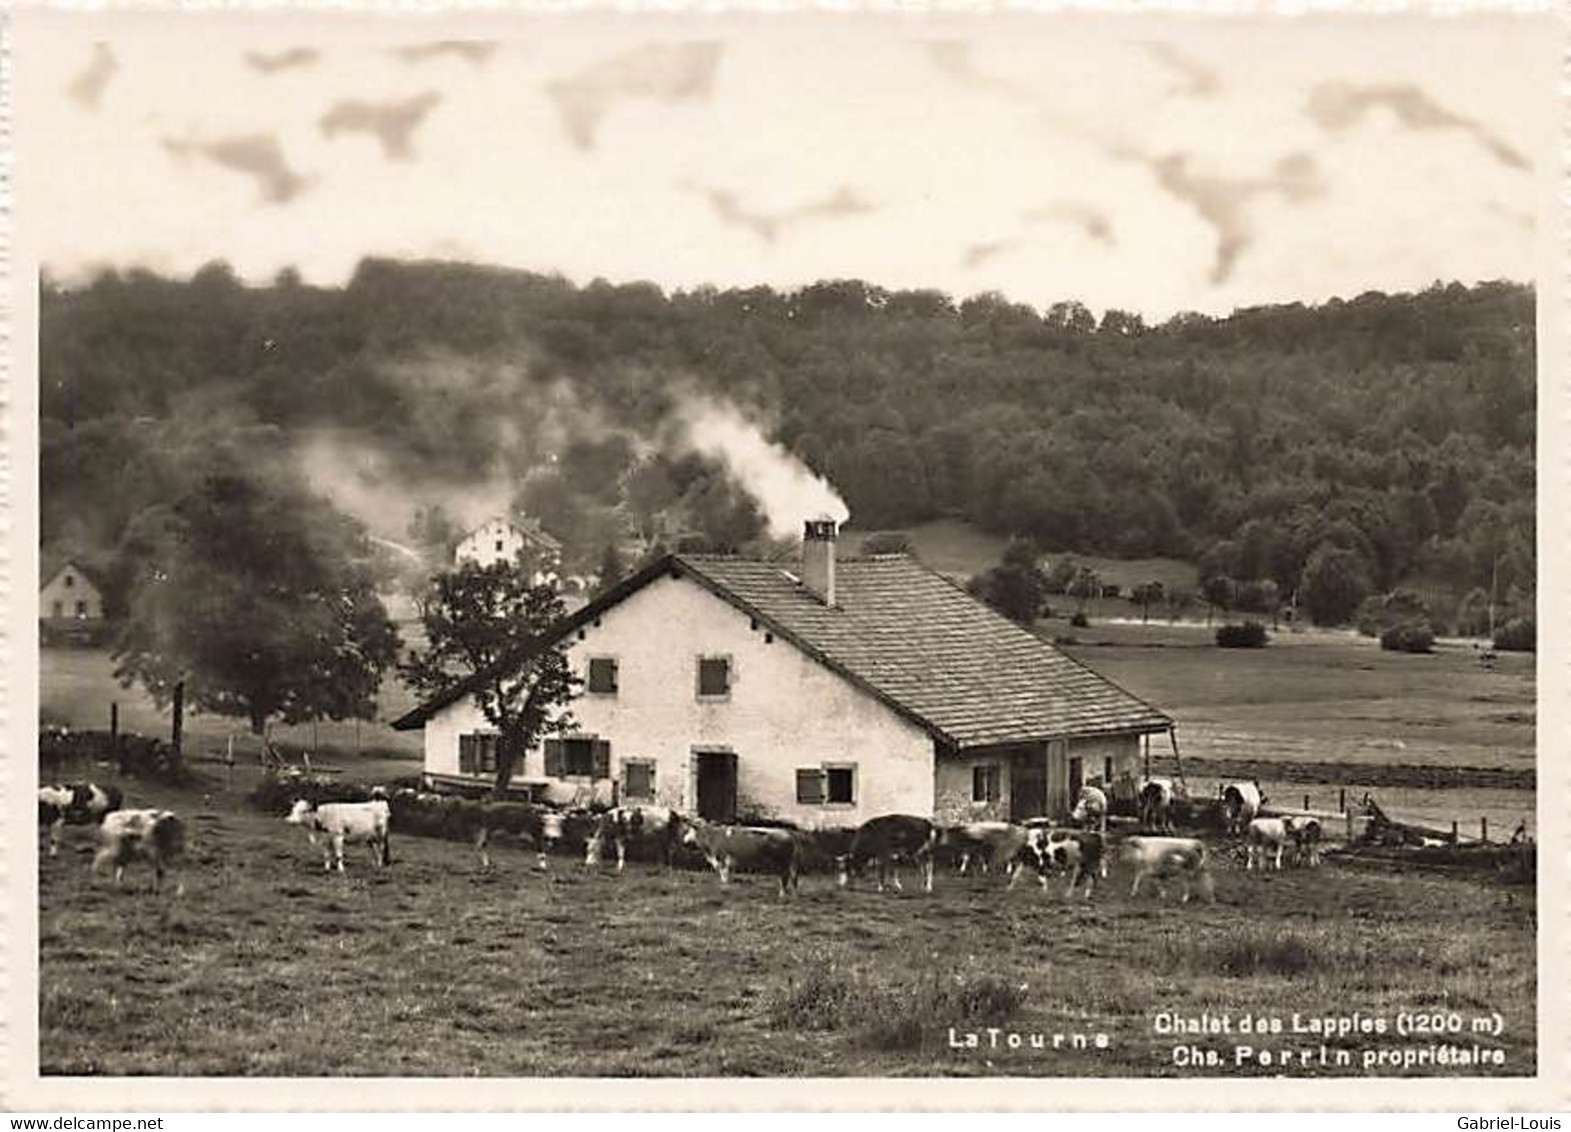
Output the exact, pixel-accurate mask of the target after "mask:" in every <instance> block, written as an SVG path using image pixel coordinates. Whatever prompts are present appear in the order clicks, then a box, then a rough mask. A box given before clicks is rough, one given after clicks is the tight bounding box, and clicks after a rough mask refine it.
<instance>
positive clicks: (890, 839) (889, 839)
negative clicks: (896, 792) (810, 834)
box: [835, 814, 938, 892]
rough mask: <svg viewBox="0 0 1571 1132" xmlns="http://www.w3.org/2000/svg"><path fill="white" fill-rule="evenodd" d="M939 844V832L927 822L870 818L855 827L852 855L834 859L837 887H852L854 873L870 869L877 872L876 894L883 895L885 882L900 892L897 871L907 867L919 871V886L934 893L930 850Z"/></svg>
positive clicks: (907, 817)
mask: <svg viewBox="0 0 1571 1132" xmlns="http://www.w3.org/2000/svg"><path fill="white" fill-rule="evenodd" d="M937 842H938V828H937V827H936V826H934V825H933V823H932V822H930V821H928V820H927V819H926V818H918V817H912V816H911V815H909V814H885V815H883V816H882V817H876V818H871V819H869V820H868V821H865V822H863V823H862V824H861V825H860V826H859V827H857V831H856V834H855V835H854V836H853V837H852V838H851V851H850V852H849V853H847V854H846V855H845V856H842V857H837V858H836V860H835V863H836V864H837V865H838V866H839V871H840V887H841V888H845V887H847V886H848V885H850V883H851V875H852V874H853V873H857V874H860V873H862V872H863V871H865V870H866V869H867V866H868V865H873V866H874V867H875V868H876V869H877V870H878V891H879V892H882V891H884V882H885V880H892V881H893V882H894V887H895V890H896V891H899V890H900V868H899V866H900V865H901V864H902V863H910V864H914V865H916V866H918V867H919V868H920V869H921V870H922V885H923V888H924V889H925V890H926V891H928V892H932V891H933V849H934V846H935V845H936V844H937Z"/></svg>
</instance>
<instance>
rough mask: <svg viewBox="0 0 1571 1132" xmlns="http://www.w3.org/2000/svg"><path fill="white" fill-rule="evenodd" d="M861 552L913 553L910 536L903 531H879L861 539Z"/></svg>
mask: <svg viewBox="0 0 1571 1132" xmlns="http://www.w3.org/2000/svg"><path fill="white" fill-rule="evenodd" d="M862 553H863V554H914V553H916V551H915V548H914V547H912V545H911V536H910V535H908V534H906V533H905V532H904V531H879V532H877V533H876V534H871V535H868V536H867V537H866V538H865V539H863V540H862Z"/></svg>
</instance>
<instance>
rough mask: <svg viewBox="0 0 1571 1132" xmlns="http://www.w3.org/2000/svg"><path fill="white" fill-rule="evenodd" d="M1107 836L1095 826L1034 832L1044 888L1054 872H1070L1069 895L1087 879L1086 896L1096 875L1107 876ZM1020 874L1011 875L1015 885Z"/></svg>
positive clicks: (1011, 884) (1038, 868)
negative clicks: (1092, 827) (1049, 875)
mask: <svg viewBox="0 0 1571 1132" xmlns="http://www.w3.org/2000/svg"><path fill="white" fill-rule="evenodd" d="M1104 847H1105V839H1104V838H1103V836H1102V834H1100V833H1098V832H1097V831H1096V830H1092V829H1035V830H1032V831H1031V850H1032V852H1033V853H1034V854H1035V855H1036V860H1037V873H1038V875H1039V876H1040V877H1041V879H1042V891H1043V892H1046V891H1047V874H1048V873H1049V872H1053V871H1061V872H1067V873H1068V874H1069V889H1068V891H1067V892H1066V893H1065V895H1066V896H1073V895H1074V894H1075V887H1076V886H1077V885H1079V883H1080V882H1081V881H1085V886H1086V899H1087V900H1090V899H1091V891H1092V889H1094V888H1095V887H1096V878H1097V877H1098V876H1099V875H1100V876H1103V877H1106V876H1107V857H1106V855H1105V853H1104ZM1018 877H1019V874H1018V873H1016V874H1015V876H1013V877H1011V878H1010V880H1009V884H1010V887H1013V886H1014V883H1015V880H1016V879H1018Z"/></svg>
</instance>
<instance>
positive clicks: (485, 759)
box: [478, 735, 497, 774]
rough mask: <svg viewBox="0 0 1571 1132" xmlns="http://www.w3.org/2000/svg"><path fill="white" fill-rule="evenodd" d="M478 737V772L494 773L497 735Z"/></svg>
mask: <svg viewBox="0 0 1571 1132" xmlns="http://www.w3.org/2000/svg"><path fill="white" fill-rule="evenodd" d="M478 738H479V740H480V756H479V758H480V773H481V774H495V773H496V744H497V737H496V736H495V735H481V736H479V737H478Z"/></svg>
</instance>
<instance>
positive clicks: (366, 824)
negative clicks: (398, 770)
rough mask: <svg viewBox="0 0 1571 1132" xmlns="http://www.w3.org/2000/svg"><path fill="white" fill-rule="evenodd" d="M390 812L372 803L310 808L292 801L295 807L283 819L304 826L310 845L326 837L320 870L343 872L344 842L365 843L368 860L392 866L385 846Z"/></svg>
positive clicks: (382, 804) (381, 804)
mask: <svg viewBox="0 0 1571 1132" xmlns="http://www.w3.org/2000/svg"><path fill="white" fill-rule="evenodd" d="M390 819H391V813H390V810H389V807H388V804H387V803H386V802H383V801H380V800H378V801H375V802H324V803H322V804H321V805H320V806H316V805H312V803H311V802H309V801H307V800H306V799H305V798H300V799H297V800H296V801H295V804H294V808H293V809H292V810H290V811H289V816H288V817H286V818H285V819H284V820H285V821H286V822H288V823H289V824H290V825H299V826H304V827H305V831H306V837H307V838H308V839H309V840H310V842H311V844H312V845H315V844H316V835H317V834H318V833H321V834H322V835H324V836H325V837H326V838H327V842H326V844H325V845H324V846H323V848H322V867H323V868H324V869H325V870H328V871H331V870H332V868H333V866H334V865H335V864H336V865H337V866H338V871H339V872H343V871H344V843H345V842H347V841H364V842H365V843H366V844H367V845H368V846H369V847H370V849H371V858H372V860H374V861H375V862H376V863H377V865H378V866H379V867H384V868H385V867H386V866H388V865H391V864H392V863H393V854H392V850H391V848H390V847H389V845H388V837H387V835H388V825H389V822H390Z"/></svg>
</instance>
